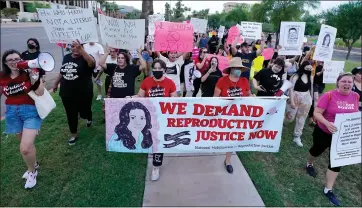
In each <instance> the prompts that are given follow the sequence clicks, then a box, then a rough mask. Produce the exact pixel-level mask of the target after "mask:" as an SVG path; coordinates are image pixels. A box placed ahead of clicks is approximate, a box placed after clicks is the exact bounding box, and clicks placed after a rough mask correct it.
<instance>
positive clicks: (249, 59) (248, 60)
mask: <svg viewBox="0 0 362 208" xmlns="http://www.w3.org/2000/svg"><path fill="white" fill-rule="evenodd" d="M234 57H240V58H241V61H242V62H243V65H244V66H246V67H248V68H249V69H251V64H252V63H253V60H254V59H255V58H256V51H254V52H251V53H240V52H237V53H236V54H235V55H234ZM241 76H242V77H245V78H247V79H248V80H249V78H250V70H248V71H246V72H243V73H242V74H241Z"/></svg>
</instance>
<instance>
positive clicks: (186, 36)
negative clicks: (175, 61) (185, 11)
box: [155, 22, 194, 52]
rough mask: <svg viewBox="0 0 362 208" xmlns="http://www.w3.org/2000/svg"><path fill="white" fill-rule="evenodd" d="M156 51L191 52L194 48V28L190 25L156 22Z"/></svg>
mask: <svg viewBox="0 0 362 208" xmlns="http://www.w3.org/2000/svg"><path fill="white" fill-rule="evenodd" d="M155 24H156V31H155V50H156V51H177V52H190V51H192V49H193V47H194V27H193V25H192V24H188V23H176V22H156V23H155Z"/></svg>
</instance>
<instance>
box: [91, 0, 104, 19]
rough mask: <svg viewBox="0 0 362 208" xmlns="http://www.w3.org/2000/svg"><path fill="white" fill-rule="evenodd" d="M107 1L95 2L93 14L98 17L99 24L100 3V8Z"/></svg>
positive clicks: (98, 0)
mask: <svg viewBox="0 0 362 208" xmlns="http://www.w3.org/2000/svg"><path fill="white" fill-rule="evenodd" d="M105 2H106V0H96V2H95V5H96V8H95V9H96V10H95V11H93V14H94V16H95V17H96V18H97V24H98V4H99V5H100V8H103V6H104V3H105Z"/></svg>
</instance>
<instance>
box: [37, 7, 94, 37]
mask: <svg viewBox="0 0 362 208" xmlns="http://www.w3.org/2000/svg"><path fill="white" fill-rule="evenodd" d="M37 11H38V16H39V19H40V20H41V23H42V25H43V27H44V29H45V32H46V34H47V36H48V38H49V41H50V42H51V43H72V41H74V40H77V39H78V40H79V42H81V43H88V42H98V33H97V27H96V25H95V24H94V15H93V12H92V11H91V10H89V9H37Z"/></svg>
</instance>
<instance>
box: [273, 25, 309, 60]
mask: <svg viewBox="0 0 362 208" xmlns="http://www.w3.org/2000/svg"><path fill="white" fill-rule="evenodd" d="M304 30H305V22H281V24H280V31H281V32H280V42H279V44H280V45H281V48H280V49H279V51H278V54H279V55H293V56H297V55H298V56H300V55H302V53H303V50H302V47H303V40H304Z"/></svg>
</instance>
